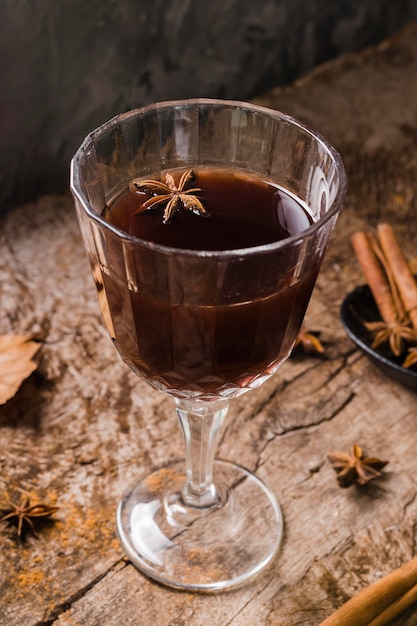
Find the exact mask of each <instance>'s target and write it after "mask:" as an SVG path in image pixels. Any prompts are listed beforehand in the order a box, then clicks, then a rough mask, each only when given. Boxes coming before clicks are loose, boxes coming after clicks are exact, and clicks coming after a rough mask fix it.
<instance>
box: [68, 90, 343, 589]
mask: <svg viewBox="0 0 417 626" xmlns="http://www.w3.org/2000/svg"><path fill="white" fill-rule="evenodd" d="M190 168H196V169H197V170H198V169H199V168H206V170H207V171H225V172H228V173H229V174H230V173H232V175H234V176H238V177H239V176H243V177H245V176H246V177H253V176H257V177H258V179H262V180H263V181H271V182H272V183H273V185H274V186H276V189H277V190H278V189H282V190H284V191H285V195H284V196H280V199H279V200H278V201H277V202H276V204H275V208H274V218H273V219H276V220H278V221H279V222H280V224H281V226H283V227H285V229H286V231H287V236H286V238H284V239H283V240H279V241H273V242H269V243H263V244H255V243H254V244H251V245H249V246H246V247H241V248H238V249H236V247H235V248H233V246H231V247H230V249H229V248H228V245H226V246H224V249H220V250H219V249H204V247H203V249H201V246H200V248H199V249H192V246H188V247H186V248H184V247H182V248H181V247H178V246H177V245H176V243H175V239H173V240H172V243H170V242H168V244H166V243H164V244H160V243H155V242H152V241H149V240H147V239H146V238H140V237H138V236H136V235H134V234H132V233H129V232H125V231H124V230H123V229H122V228H119V227H118V226H115V225H114V224H113V223H111V222H110V221H109V220H108V219H107V218H106V212H108V211H109V210H111V207H112V206H113V205H114V204H115V202H117V200H118V198H120V197H121V194H123V193H125V192H126V190H127V189H128V188H129V184H130V182H131V181H132V179H137V180H140V179H149V178H152V179H154V178H156V177H159V176H163V174H164V173H166V172H176V171H183V170H188V169H190ZM345 186H346V179H345V174H344V169H343V165H342V162H341V160H340V157H339V155H338V154H337V153H336V151H335V150H334V149H333V148H332V147H331V146H330V145H329V144H328V143H327V142H326V141H325V140H324V139H323V138H321V137H320V136H319V135H318V134H317V133H315V132H313V131H311V130H310V129H308V128H307V127H306V126H305V125H303V124H302V123H300V122H298V121H296V120H295V119H293V118H291V117H288V116H286V115H284V114H282V113H280V112H278V111H273V110H269V109H265V108H263V107H258V106H253V105H250V104H247V103H242V102H230V101H221V100H208V99H197V100H184V101H175V102H165V103H158V104H155V105H150V106H147V107H144V108H141V109H137V110H134V111H131V112H128V113H126V114H123V115H118V116H116V117H114V118H113V119H112V120H110V121H109V122H107V123H105V124H104V125H103V126H101V127H100V128H98V129H97V130H95V131H93V132H92V133H91V134H89V135H88V136H87V137H86V139H85V140H84V142H83V144H82V145H81V147H80V148H79V150H78V151H77V153H76V154H75V156H74V158H73V160H72V163H71V190H72V193H73V196H74V200H75V205H76V210H77V215H78V219H79V222H80V227H81V232H82V235H83V239H84V243H85V247H86V251H87V255H88V258H89V260H90V263H91V268H92V273H93V277H94V280H95V283H96V287H97V290H98V295H99V302H100V305H101V309H102V313H103V318H104V321H105V323H106V325H107V328H108V331H109V334H110V337H111V339H112V341H113V343H114V345H115V346H116V348H117V349H118V351H119V353H120V355H121V357H122V359H123V360H124V361H125V362H126V363H127V364H128V365H129V366H130V367H131V369H132V370H133V371H134V372H136V373H137V374H138V375H140V376H143V377H144V378H145V379H146V380H147V382H148V383H150V385H152V386H153V387H154V388H156V389H159V390H161V391H163V392H165V393H167V394H170V395H171V396H173V398H174V400H175V404H176V412H177V417H178V419H179V424H180V427H181V431H182V435H183V439H184V445H185V462H184V460H179V461H176V462H173V463H170V464H168V465H166V466H164V467H160V468H156V469H154V470H152V472H151V473H149V474H146V473H145V475H143V476H142V477H141V478H140V480H139V481H138V482H137V483H136V484H135V485H133V486H132V487H131V488H129V489H128V490H127V492H126V493H125V494H124V496H123V497H122V499H121V502H120V504H119V506H118V511H117V531H118V535H119V538H120V541H121V544H122V546H123V548H124V550H125V552H126V553H127V555H128V557H129V558H130V560H131V561H132V562H133V563H134V564H135V565H136V566H137V567H138V568H139V569H140V570H141V571H143V572H144V573H145V574H147V575H148V576H150V577H151V578H153V579H155V580H157V581H159V582H161V583H163V584H166V585H169V586H172V587H176V588H180V589H186V590H189V591H190V590H191V591H215V590H222V589H229V588H232V587H237V586H239V585H241V584H242V583H244V582H245V581H247V580H248V579H250V578H251V577H252V576H254V575H255V574H256V573H258V572H260V571H261V570H262V569H263V568H264V567H265V566H266V565H267V564H268V563H270V561H271V560H272V559H273V557H274V556H275V555H276V552H277V549H278V546H279V544H280V541H281V537H282V530H283V520H282V514H281V509H280V507H279V505H278V503H277V501H276V498H275V495H274V494H273V493H272V492H271V491H270V490H269V489H268V488H267V486H266V485H265V484H264V483H263V482H262V481H261V480H259V478H257V477H256V476H255V475H254V474H252V473H251V472H250V471H248V470H247V469H245V468H243V467H241V466H239V465H237V464H235V463H231V462H228V461H224V460H215V452H216V446H217V444H218V441H219V436H220V433H221V428H222V424H223V423H224V420H225V418H226V414H227V411H228V405H229V401H230V400H231V399H233V398H235V397H237V396H239V395H241V394H243V393H244V392H246V391H248V390H250V389H252V388H256V387H258V386H259V385H260V384H261V383H262V382H263V381H265V380H266V379H268V378H269V377H270V376H271V375H272V374H273V373H274V372H275V371H276V370H277V368H278V367H279V366H280V365H281V364H282V363H283V362H284V360H285V359H286V358H287V357H288V356H289V354H290V352H291V349H292V346H293V344H294V341H295V339H296V336H297V334H298V332H299V330H300V326H301V324H302V321H303V317H304V314H305V310H306V308H307V304H308V302H309V299H310V295H311V291H312V289H313V286H314V283H315V280H316V277H317V274H318V271H319V268H320V265H321V262H322V259H323V255H324V253H325V249H326V246H327V243H328V241H329V238H330V235H331V233H332V230H333V228H334V225H335V222H336V219H337V216H338V213H339V211H340V208H341V204H342V200H343V197H344V193H345ZM294 207H296V209H297V210H298V213H297V210H295V211H294ZM300 207H302V210H301V212H300ZM256 210H257V209H256ZM297 216H298V217H297ZM197 219H203V218H200V217H198V218H197ZM208 219H211V218H210V217H209V218H208ZM207 223H208V222H207ZM169 227H170V226H169V225H167V226H166V228H168V229H169ZM236 228H237V229H238V226H236ZM166 232H170V231H168V230H167V231H166Z"/></svg>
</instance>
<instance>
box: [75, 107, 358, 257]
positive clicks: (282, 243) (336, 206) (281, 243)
mask: <svg viewBox="0 0 417 626" xmlns="http://www.w3.org/2000/svg"><path fill="white" fill-rule="evenodd" d="M198 105H212V106H213V107H215V106H216V105H217V106H219V107H226V108H227V107H229V108H234V109H241V110H246V111H251V112H253V113H259V114H263V115H268V116H270V117H275V118H277V119H280V120H284V121H286V122H288V123H289V124H291V125H293V126H297V127H298V128H299V129H301V130H302V131H303V132H305V133H306V134H307V135H310V136H311V137H312V138H313V139H314V140H315V141H316V142H318V143H319V144H321V145H322V146H323V147H324V148H325V150H326V151H327V153H328V154H329V155H330V157H331V158H332V159H333V161H334V164H335V167H336V170H337V172H338V174H339V181H338V189H337V193H336V195H335V197H334V199H333V202H332V204H331V206H330V207H329V209H328V210H327V211H326V213H325V214H324V215H323V216H322V217H321V218H320V219H318V220H317V222H313V223H312V224H311V225H310V226H309V227H308V228H306V229H304V230H303V231H301V232H300V233H296V234H295V235H290V236H288V237H285V238H284V239H280V240H278V241H274V242H271V243H267V244H261V245H256V246H248V247H244V248H229V249H225V250H199V249H192V248H178V247H175V246H167V245H162V244H158V243H155V242H152V241H148V240H146V239H142V238H140V237H137V236H136V235H132V234H131V233H127V232H126V231H123V230H122V229H120V228H118V227H117V226H114V225H113V224H111V223H110V222H108V221H107V220H106V219H104V218H103V217H102V215H101V214H99V213H97V211H96V210H95V209H93V208H92V207H91V206H90V203H89V201H88V198H87V196H86V194H85V193H84V191H83V189H82V186H81V183H80V177H79V164H80V162H81V161H82V159H83V157H84V155H85V154H86V152H87V151H88V150H89V149H91V146H92V145H93V143H94V141H95V139H96V138H97V137H98V136H99V135H100V134H102V133H103V132H104V131H107V130H109V129H111V128H114V127H116V126H117V125H118V124H119V122H121V121H124V120H126V119H128V118H130V117H137V116H139V115H145V114H146V113H147V112H150V111H155V110H159V109H169V108H181V107H183V108H187V107H190V106H198ZM241 171H243V170H241ZM346 188H347V178H346V172H345V167H344V165H343V161H342V158H341V156H340V154H339V152H338V151H337V150H336V149H335V148H334V147H333V146H332V145H331V144H330V143H329V142H328V141H327V139H325V138H324V137H323V136H322V135H321V134H320V133H319V132H317V131H315V130H313V129H312V128H310V127H309V126H308V125H307V124H305V123H304V122H301V121H300V120H298V119H297V118H295V117H292V116H291V115H288V114H286V113H283V112H282V111H279V110H278V109H270V108H268V107H264V106H261V105H257V104H251V103H250V102H244V101H240V100H221V99H216V98H190V99H183V100H165V101H161V102H155V103H152V104H148V105H146V106H143V107H138V108H135V109H131V110H129V111H126V112H125V113H120V114H118V115H115V116H113V117H112V118H110V119H109V120H108V121H107V122H104V123H103V124H101V125H100V126H98V127H97V128H95V129H94V130H92V131H91V132H89V133H88V134H87V135H86V136H85V138H84V140H83V142H82V143H81V145H80V146H79V148H78V149H77V151H76V152H75V154H74V156H73V157H72V159H71V163H70V190H71V192H72V193H73V195H74V196H75V197H76V198H77V200H78V201H79V202H80V204H81V206H82V208H83V210H84V212H85V213H86V214H87V216H88V217H89V218H90V219H93V220H94V221H96V222H97V223H98V224H100V225H101V226H102V227H104V228H105V229H106V230H108V231H111V232H113V234H115V235H117V236H118V237H119V238H120V239H123V240H124V241H127V242H130V243H132V244H135V245H140V246H141V247H144V248H148V249H151V250H153V251H159V252H161V253H164V254H176V255H184V256H198V257H215V258H226V257H236V256H239V257H240V256H249V255H251V254H262V253H267V252H272V251H275V250H278V249H280V248H286V247H289V246H291V245H293V244H295V243H297V242H299V241H301V240H303V239H306V238H308V237H309V236H312V235H313V234H314V233H315V232H316V231H318V230H319V229H320V228H321V227H322V226H323V225H324V224H326V222H328V221H329V220H331V219H332V218H333V217H334V216H335V215H337V214H338V212H339V210H340V208H341V205H342V202H343V199H344V197H345V194H346ZM283 190H284V191H285V192H286V193H289V195H291V196H292V197H294V198H297V196H296V194H292V193H291V192H289V191H288V190H286V189H284V188H283ZM103 209H104V207H103Z"/></svg>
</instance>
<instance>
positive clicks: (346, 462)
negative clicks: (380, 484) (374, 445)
mask: <svg viewBox="0 0 417 626" xmlns="http://www.w3.org/2000/svg"><path fill="white" fill-rule="evenodd" d="M327 459H328V460H329V461H330V463H331V465H332V467H333V469H334V470H335V472H336V473H337V482H338V483H339V485H340V486H341V487H343V488H345V487H350V485H353V483H357V484H358V485H365V484H366V483H368V482H369V481H370V480H373V479H374V478H377V477H378V476H381V470H382V469H383V468H384V467H385V466H386V465H387V463H388V461H381V460H380V459H377V458H376V457H368V456H365V454H364V452H363V450H362V448H361V447H360V446H358V445H357V444H356V443H355V445H354V446H353V447H352V451H351V454H346V453H345V452H330V453H329V454H328V455H327Z"/></svg>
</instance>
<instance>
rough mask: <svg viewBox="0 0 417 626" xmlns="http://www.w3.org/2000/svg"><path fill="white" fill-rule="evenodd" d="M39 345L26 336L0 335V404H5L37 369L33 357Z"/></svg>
mask: <svg viewBox="0 0 417 626" xmlns="http://www.w3.org/2000/svg"><path fill="white" fill-rule="evenodd" d="M40 346H41V344H40V343H38V342H36V341H31V337H30V336H28V335H0V404H5V403H6V402H7V401H8V400H10V398H12V397H13V396H14V395H15V394H16V392H17V390H18V389H19V387H20V385H21V384H22V382H23V381H24V380H25V379H26V378H27V377H28V376H30V374H31V373H32V372H34V371H35V369H36V368H37V364H36V363H35V361H33V357H34V356H35V354H36V353H37V351H38V350H39V348H40Z"/></svg>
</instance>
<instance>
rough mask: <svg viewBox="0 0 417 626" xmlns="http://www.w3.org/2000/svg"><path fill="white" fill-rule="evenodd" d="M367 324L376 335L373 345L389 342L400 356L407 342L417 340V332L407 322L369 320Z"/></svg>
mask: <svg viewBox="0 0 417 626" xmlns="http://www.w3.org/2000/svg"><path fill="white" fill-rule="evenodd" d="M365 326H366V328H367V330H369V332H371V333H372V334H373V335H374V338H373V341H372V345H371V347H372V348H377V347H378V346H380V345H381V344H383V343H388V344H389V347H390V350H391V352H392V353H393V354H394V355H395V356H400V354H401V353H402V352H403V351H404V347H405V343H406V342H416V341H417V332H416V331H415V330H414V329H413V328H411V327H410V326H408V325H407V324H405V323H401V322H395V323H394V324H387V323H386V322H367V323H366V324H365Z"/></svg>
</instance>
